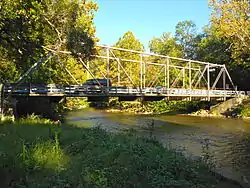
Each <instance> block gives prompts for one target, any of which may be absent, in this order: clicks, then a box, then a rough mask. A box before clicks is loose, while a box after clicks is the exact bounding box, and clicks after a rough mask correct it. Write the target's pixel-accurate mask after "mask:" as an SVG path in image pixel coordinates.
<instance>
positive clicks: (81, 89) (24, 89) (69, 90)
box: [4, 84, 250, 97]
mask: <svg viewBox="0 0 250 188" xmlns="http://www.w3.org/2000/svg"><path fill="white" fill-rule="evenodd" d="M4 92H5V93H10V92H12V93H14V94H19V95H28V94H50V93H51V94H57V93H60V94H64V95H81V94H90V95H91V94H93V93H100V94H102V95H107V94H110V95H112V94H117V95H118V94H128V95H150V94H152V95H155V94H157V95H168V96H211V97H212V96H221V97H223V96H227V97H228V96H235V95H246V94H250V92H245V91H233V90H205V89H185V88H165V87H162V88H153V87H151V88H143V89H140V88H135V87H121V86H120V87H109V88H107V87H98V86H94V87H93V86H90V87H88V86H87V87H86V86H81V85H68V86H62V85H55V84H50V85H21V86H17V87H14V86H13V85H9V86H5V87H4Z"/></svg>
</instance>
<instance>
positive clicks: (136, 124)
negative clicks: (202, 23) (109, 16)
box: [66, 108, 250, 184]
mask: <svg viewBox="0 0 250 188" xmlns="http://www.w3.org/2000/svg"><path fill="white" fill-rule="evenodd" d="M66 119H67V120H66V121H67V122H69V123H71V124H74V125H76V126H78V127H91V126H93V125H94V126H100V127H101V128H104V129H105V130H108V131H111V132H121V131H128V130H131V129H132V130H134V131H135V132H136V134H140V135H144V136H149V137H151V136H152V137H155V138H156V139H157V140H160V141H161V142H162V143H163V144H164V145H168V146H169V145H170V146H171V147H173V148H175V149H176V150H177V151H179V152H184V153H185V155H187V156H188V157H191V158H192V159H197V158H199V157H202V158H203V159H206V160H207V161H208V163H209V164H210V165H211V166H213V167H214V168H215V171H216V172H219V173H221V174H223V175H224V176H226V177H228V178H230V179H233V180H237V181H238V182H241V183H242V184H246V183H247V181H248V179H249V178H250V171H249V167H250V161H249V160H250V150H249V148H250V147H249V146H250V121H248V120H242V119H226V118H207V117H193V116H185V115H173V116H166V115H132V114H127V113H110V112H105V111H101V110H94V109H91V108H88V109H85V110H81V111H76V112H70V113H69V114H68V116H67V118H66Z"/></svg>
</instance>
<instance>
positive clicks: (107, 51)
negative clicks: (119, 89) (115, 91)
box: [106, 48, 109, 91]
mask: <svg viewBox="0 0 250 188" xmlns="http://www.w3.org/2000/svg"><path fill="white" fill-rule="evenodd" d="M106 53H107V87H108V91H109V48H107V49H106Z"/></svg>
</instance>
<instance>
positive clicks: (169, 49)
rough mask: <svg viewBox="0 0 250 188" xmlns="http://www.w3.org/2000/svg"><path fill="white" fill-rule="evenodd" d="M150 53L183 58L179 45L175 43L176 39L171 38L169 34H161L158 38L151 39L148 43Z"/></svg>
mask: <svg viewBox="0 0 250 188" xmlns="http://www.w3.org/2000/svg"><path fill="white" fill-rule="evenodd" d="M149 49H150V51H151V52H154V53H157V54H161V55H168V56H172V57H183V52H182V47H181V45H179V44H177V43H176V39H175V38H174V37H171V33H170V32H169V33H163V34H162V36H161V37H160V38H156V37H155V38H153V39H152V40H151V41H149Z"/></svg>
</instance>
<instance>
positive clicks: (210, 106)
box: [61, 98, 250, 119]
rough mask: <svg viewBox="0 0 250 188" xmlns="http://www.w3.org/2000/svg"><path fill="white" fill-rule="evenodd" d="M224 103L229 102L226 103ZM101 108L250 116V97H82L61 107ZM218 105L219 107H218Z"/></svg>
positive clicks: (214, 115)
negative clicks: (97, 99) (211, 99)
mask: <svg viewBox="0 0 250 188" xmlns="http://www.w3.org/2000/svg"><path fill="white" fill-rule="evenodd" d="M231 100H232V99H231ZM226 103H229V105H228V104H226ZM90 106H92V107H94V108H97V109H102V110H104V111H106V112H112V113H115V112H119V113H120V112H125V113H130V114H152V115H159V114H166V115H176V114H179V115H189V116H199V117H212V118H242V119H249V118H250V99H249V98H246V99H244V100H242V101H241V102H240V103H237V104H235V106H233V105H232V104H230V100H229V101H226V102H221V103H218V104H216V103H215V102H206V101H165V100H161V101H151V102H141V101H138V100H136V101H129V102H126V101H122V102H120V101H118V100H117V99H115V98H111V99H110V101H109V102H108V103H101V104H100V103H89V102H87V100H83V99H81V98H80V99H79V98H76V99H70V100H67V102H66V103H64V105H62V107H61V108H63V111H75V110H81V109H84V108H87V107H90ZM218 106H219V107H218Z"/></svg>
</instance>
